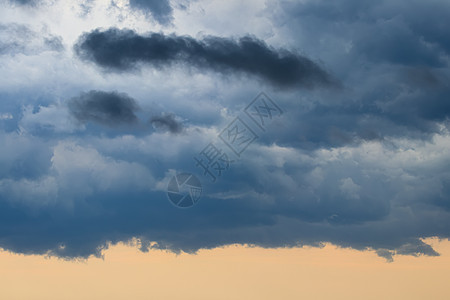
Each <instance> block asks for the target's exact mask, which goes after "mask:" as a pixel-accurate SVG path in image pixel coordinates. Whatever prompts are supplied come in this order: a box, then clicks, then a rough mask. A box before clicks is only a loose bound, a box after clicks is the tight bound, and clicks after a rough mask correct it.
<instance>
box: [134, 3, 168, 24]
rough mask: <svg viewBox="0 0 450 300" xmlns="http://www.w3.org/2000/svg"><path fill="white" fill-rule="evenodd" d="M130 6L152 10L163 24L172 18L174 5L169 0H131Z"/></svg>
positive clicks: (147, 10) (154, 15) (153, 14)
mask: <svg viewBox="0 0 450 300" xmlns="http://www.w3.org/2000/svg"><path fill="white" fill-rule="evenodd" d="M130 6H131V7H133V8H136V9H140V10H143V11H144V12H150V13H151V15H152V16H153V17H154V18H155V19H156V20H157V21H158V22H159V23H161V24H167V23H169V22H170V21H171V20H172V7H171V5H170V2H169V0H130Z"/></svg>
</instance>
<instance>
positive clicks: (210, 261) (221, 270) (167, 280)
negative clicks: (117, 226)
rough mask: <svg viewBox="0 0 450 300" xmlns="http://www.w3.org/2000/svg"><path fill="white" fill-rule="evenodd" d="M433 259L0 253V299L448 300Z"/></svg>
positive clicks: (234, 250) (446, 250)
mask: <svg viewBox="0 0 450 300" xmlns="http://www.w3.org/2000/svg"><path fill="white" fill-rule="evenodd" d="M427 242H430V243H431V244H432V245H433V246H434V247H435V249H436V250H438V251H439V252H440V253H441V254H442V256H440V257H408V256H397V257H396V258H395V261H394V263H386V262H385V260H384V259H382V258H380V257H377V256H376V255H375V254H374V253H373V252H369V251H366V252H359V251H355V250H349V249H338V248H336V247H335V246H333V245H327V246H326V247H325V248H323V249H316V248H296V249H261V248H248V247H243V246H229V247H226V248H220V249H214V250H203V251H200V252H199V253H198V254H197V255H189V254H181V255H178V256H177V255H175V254H172V253H166V252H163V251H158V250H152V251H150V252H149V253H141V252H139V251H138V250H137V249H136V248H133V247H129V246H124V245H119V246H114V247H112V248H111V249H110V250H108V251H106V253H105V258H104V260H102V259H97V258H92V259H90V260H88V261H84V262H79V261H78V262H73V261H63V260H60V259H56V258H45V257H42V256H23V255H17V254H10V253H7V252H1V253H0V299H7V300H9V299H27V300H30V299H46V300H52V299H58V300H61V299H77V300H79V299H185V300H188V299H446V300H447V299H450V285H449V283H450V242H448V241H445V242H439V241H437V240H436V239H429V240H427Z"/></svg>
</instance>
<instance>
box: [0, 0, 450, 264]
mask: <svg viewBox="0 0 450 300" xmlns="http://www.w3.org/2000/svg"><path fill="white" fill-rule="evenodd" d="M0 6H1V10H0V74H1V80H0V147H1V148H0V247H1V248H2V249H4V250H5V251H9V252H12V253H18V254H32V255H49V256H56V257H61V258H64V259H69V260H71V259H80V258H81V259H83V258H89V257H92V256H97V257H100V256H102V254H103V253H104V250H106V249H107V248H108V247H110V246H111V245H115V244H117V243H130V241H134V242H133V244H135V247H138V248H139V250H140V251H143V252H147V251H153V249H165V250H168V251H173V252H175V253H182V252H187V253H195V252H197V251H203V250H205V249H213V248H216V247H222V246H227V245H233V244H241V245H252V246H257V247H262V248H280V247H296V246H313V247H316V246H321V245H324V244H327V245H328V244H330V245H331V244H332V245H336V246H339V247H343V248H349V249H353V250H358V251H371V252H373V253H376V254H378V255H379V256H381V257H382V258H383V259H382V261H388V262H392V261H395V260H396V258H397V257H399V256H401V255H407V256H419V255H420V256H422V255H423V256H439V255H440V253H439V251H438V250H437V249H435V247H433V246H432V245H431V244H429V243H427V241H428V240H424V239H426V238H438V239H442V240H448V238H449V237H450V133H449V128H450V127H449V125H450V124H449V115H450V101H449V100H450V86H449V78H450V68H449V63H450V61H449V58H450V56H449V55H450V35H448V28H449V27H450V24H449V21H448V16H449V15H450V2H448V1H446V0H430V1H419V0H411V1H406V0H405V1H403V0H389V1H387V0H386V1H381V0H380V1H368V0H367V1H366V0H364V1H361V0H358V1H357V0H338V1H325V0H302V1H264V0H249V1H245V2H244V3H242V2H241V1H219V0H210V1H202V0H172V1H169V0H147V1H145V0H130V1H128V0H77V1H62V0H42V1H41V0H0ZM261 92H262V93H264V94H262V95H264V97H268V98H264V99H266V102H267V103H272V104H276V105H277V107H279V108H280V111H271V112H274V114H273V118H272V120H270V122H268V121H269V119H267V118H266V123H265V125H267V126H264V128H263V127H258V126H256V125H257V124H256V123H257V122H253V123H252V120H251V118H249V115H246V114H245V109H246V107H247V105H248V104H249V103H251V102H252V100H254V99H255V97H257V96H258V95H260V93H261ZM257 99H260V98H257ZM267 99H271V100H272V102H270V101H268V100H267ZM265 116H266V117H267V114H265ZM236 117H240V119H239V120H242V122H244V123H245V124H247V125H248V127H250V128H249V129H251V132H252V133H253V134H254V137H255V139H254V140H252V141H251V143H248V145H246V147H245V149H244V151H243V152H242V153H239V154H240V155H239V156H237V155H236V156H233V155H235V153H233V152H229V151H228V150H230V149H229V147H228V148H227V147H226V145H225V144H224V139H223V137H224V136H227V134H226V133H227V132H226V131H224V130H227V128H228V129H230V128H231V127H230V126H229V125H230V124H233V123H232V122H234V120H235V118H236ZM269 123H270V124H269ZM227 126H228V127H227ZM224 133H225V134H224ZM229 136H230V134H229V132H228V137H229ZM221 137H222V139H221ZM242 141H244V142H245V140H243V139H242ZM210 143H213V145H216V146H217V147H219V146H220V147H221V150H222V152H221V153H225V152H227V151H228V152H227V153H228V156H227V157H228V158H229V159H230V160H229V161H231V163H230V164H229V165H227V168H226V169H225V170H223V172H222V173H221V174H216V175H217V176H216V178H215V180H212V176H210V174H209V173H207V172H206V171H205V169H204V168H202V166H201V165H199V164H198V163H197V162H196V160H195V159H194V158H196V157H197V158H198V157H199V156H201V153H202V151H203V150H205V149H206V148H205V147H207V146H208V145H210ZM209 170H212V171H214V169H213V168H211V169H209ZM183 172H188V173H192V174H195V176H197V178H198V179H199V180H200V181H201V185H202V188H203V191H202V196H201V198H200V200H199V201H198V203H197V204H196V205H195V206H193V207H190V208H183V209H180V208H177V207H176V206H174V205H173V204H172V203H171V202H170V201H169V200H168V196H167V186H168V184H169V181H170V179H171V178H172V177H173V176H174V175H176V174H179V173H183ZM208 175H209V176H208ZM219 175H220V176H219ZM352 253H353V252H352ZM319 255H320V254H319Z"/></svg>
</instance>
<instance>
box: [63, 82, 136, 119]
mask: <svg viewBox="0 0 450 300" xmlns="http://www.w3.org/2000/svg"><path fill="white" fill-rule="evenodd" d="M68 107H69V110H70V112H71V113H72V115H73V116H74V117H75V118H76V119H77V120H79V121H81V122H88V121H93V122H98V123H101V124H104V125H110V126H119V125H126V124H128V125H129V124H136V123H137V121H138V118H137V116H136V114H135V112H136V111H138V110H139V106H138V105H137V103H136V101H135V100H134V99H133V98H131V97H129V96H128V95H127V94H125V93H118V92H103V91H95V90H92V91H89V92H87V93H82V94H81V95H80V96H79V97H75V98H72V99H71V100H70V101H69V103H68Z"/></svg>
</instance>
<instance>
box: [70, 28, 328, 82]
mask: <svg viewBox="0 0 450 300" xmlns="http://www.w3.org/2000/svg"><path fill="white" fill-rule="evenodd" d="M74 48H75V51H76V53H77V55H78V56H79V57H80V58H82V59H84V60H88V61H92V62H94V63H96V64H98V65H99V66H101V67H103V68H106V69H110V70H113V71H119V72H122V71H128V70H131V69H133V68H135V67H137V65H138V64H139V63H145V64H149V65H151V66H153V67H157V68H161V67H165V66H168V65H171V64H175V63H179V64H187V65H188V66H192V67H196V68H198V69H200V70H212V71H216V72H219V73H223V74H227V73H230V72H233V73H244V74H248V75H253V76H257V77H259V78H261V79H264V80H266V81H268V82H270V83H272V84H274V85H277V86H282V87H309V88H310V87H314V86H317V85H319V86H320V85H325V86H333V85H335V84H336V83H335V82H334V81H333V79H332V78H331V77H330V76H329V75H328V74H327V73H326V72H325V71H324V70H323V69H321V68H320V67H319V66H318V65H317V64H316V63H314V62H313V61H311V60H309V59H308V58H306V57H303V56H300V55H298V54H295V53H293V52H290V51H287V50H283V49H281V50H275V49H273V48H271V47H269V46H268V45H266V44H265V43H264V42H263V41H261V40H258V39H256V38H253V37H250V36H247V37H243V38H240V39H239V40H237V41H236V40H233V39H228V38H220V37H213V36H210V37H207V38H205V39H203V40H196V39H194V38H191V37H186V36H176V35H164V34H159V33H152V34H150V35H147V36H141V35H138V34H137V33H135V32H134V31H132V30H119V29H115V28H111V29H108V30H106V31H100V30H98V29H97V30H94V31H92V32H90V33H86V34H84V35H83V36H81V37H80V40H79V41H78V43H77V44H76V45H75V46H74Z"/></svg>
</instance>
